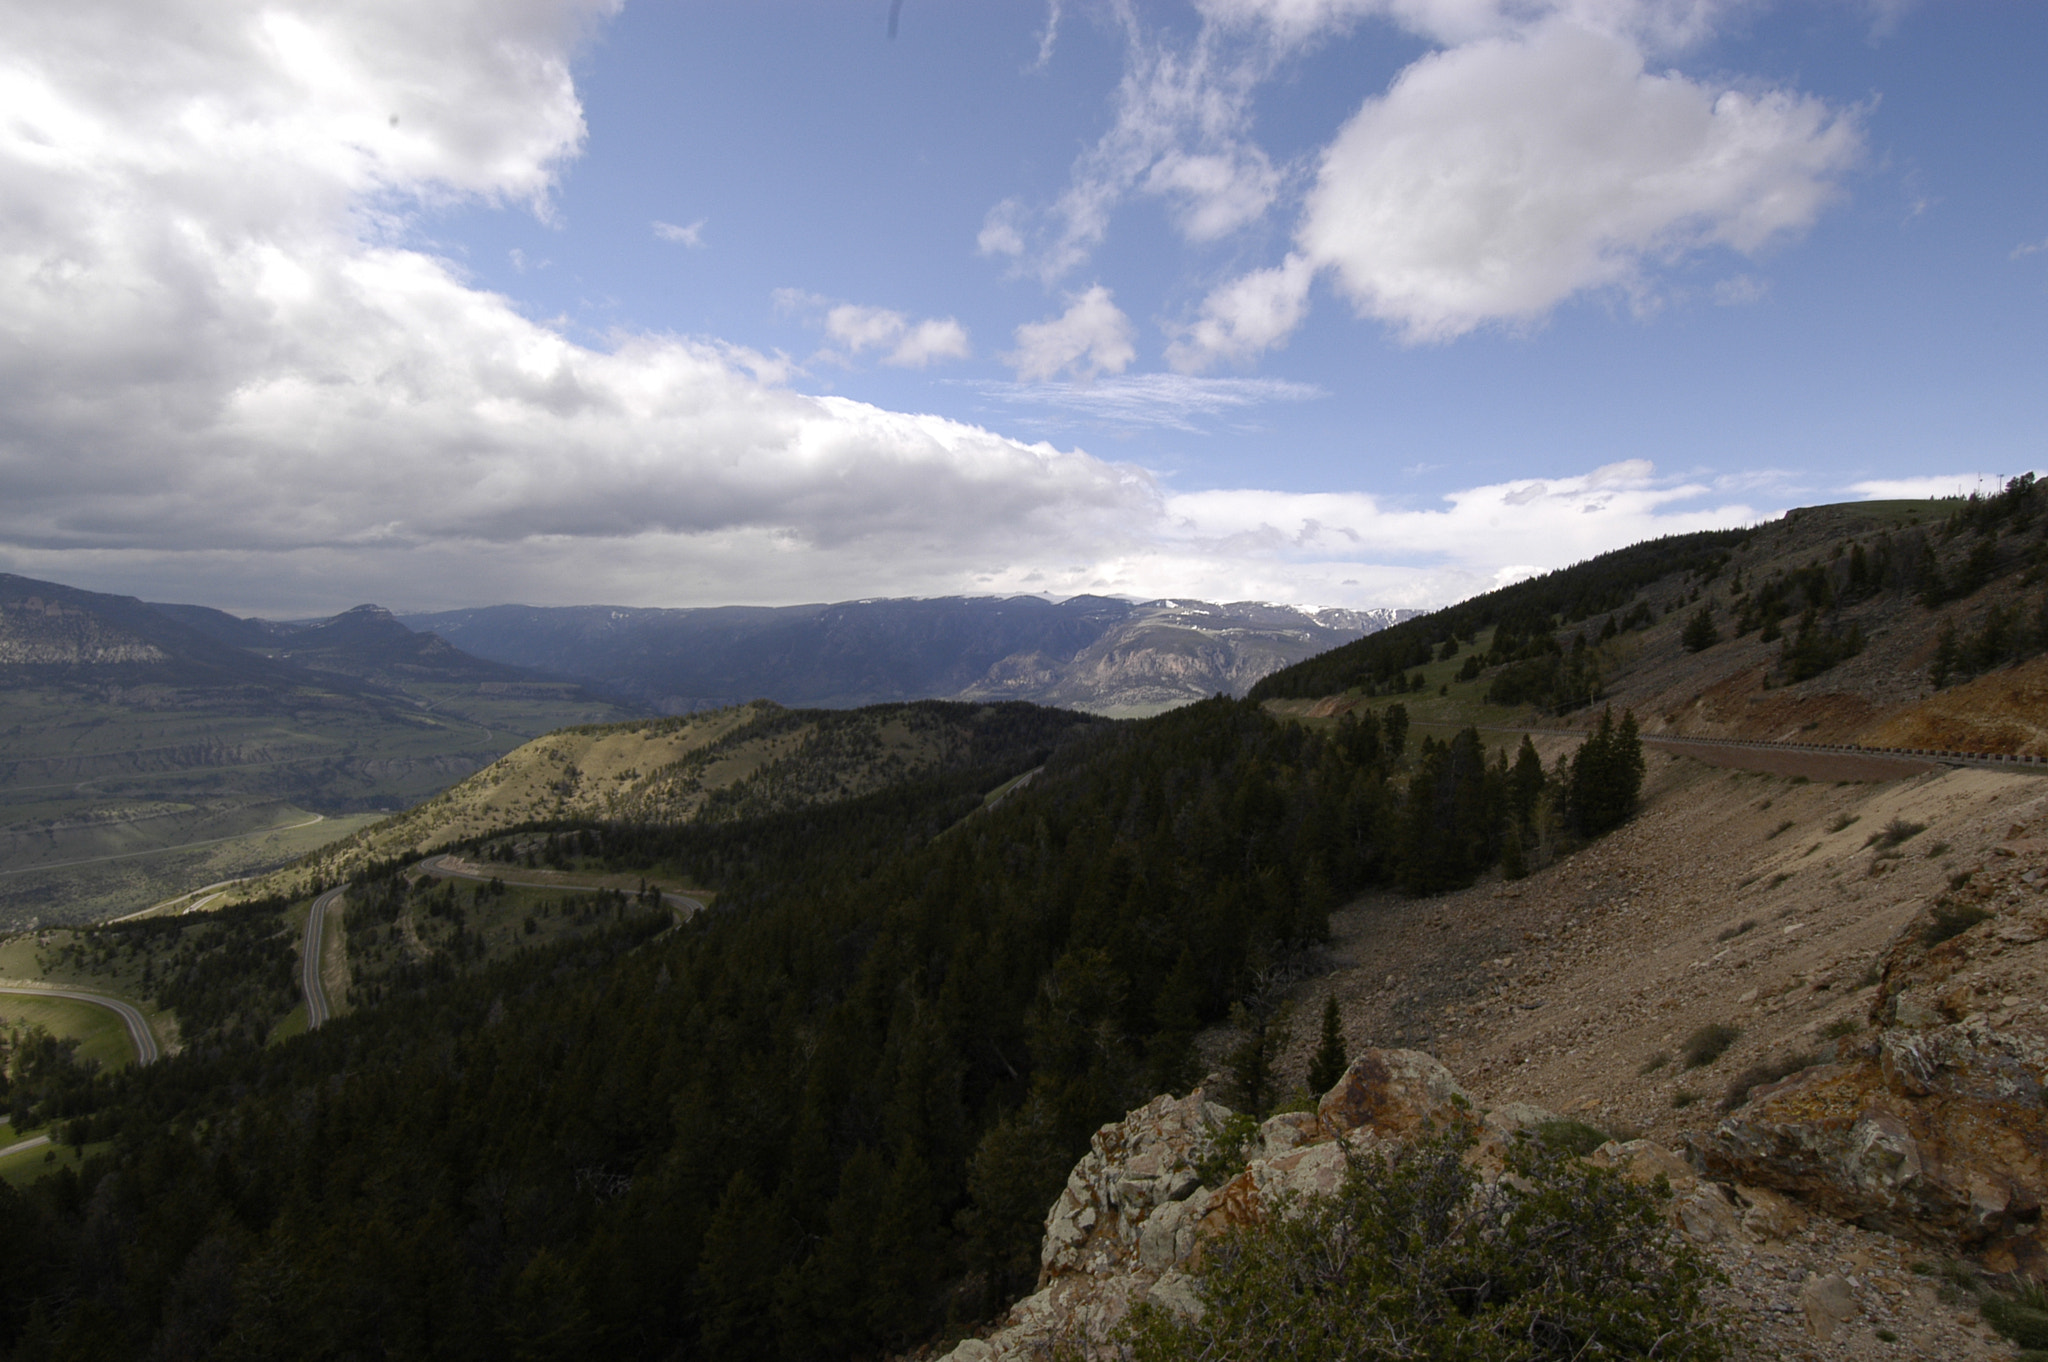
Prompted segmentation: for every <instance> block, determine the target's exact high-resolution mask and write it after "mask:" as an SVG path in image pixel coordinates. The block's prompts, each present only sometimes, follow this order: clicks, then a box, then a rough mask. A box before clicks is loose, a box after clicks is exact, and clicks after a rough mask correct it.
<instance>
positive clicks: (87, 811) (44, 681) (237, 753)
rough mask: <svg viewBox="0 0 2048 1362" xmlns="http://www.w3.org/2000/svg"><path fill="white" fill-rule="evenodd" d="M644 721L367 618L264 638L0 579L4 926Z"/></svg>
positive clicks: (324, 832) (111, 902)
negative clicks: (593, 730) (514, 755)
mask: <svg viewBox="0 0 2048 1362" xmlns="http://www.w3.org/2000/svg"><path fill="white" fill-rule="evenodd" d="M646 712H647V709H646V707H645V706H642V705H635V706H632V707H631V708H622V707H620V706H618V705H616V704H613V703H612V702H610V701H607V700H603V699H599V698H597V697H596V696H594V695H592V694H591V693H590V692H589V691H588V690H587V689H586V688H585V687H584V686H583V685H582V684H581V683H580V682H575V681H565V680H562V679H559V678H550V677H544V676H540V675H538V674H536V673H534V672H531V671H527V670H524V669H522V668H518V667H514V666H510V665H508V664H506V663H502V662H492V661H487V660H485V659H482V658H476V657H471V656H469V655H468V654H467V653H464V652H462V651H460V650H459V649H456V648H454V647H452V646H450V645H449V644H448V643H446V642H444V641H443V640H441V639H439V638H436V637H434V636H433V635H431V634H420V633H416V632H414V631H413V630H410V629H408V628H406V627H405V626H404V625H402V624H400V623H399V622H398V621H397V620H395V619H393V618H392V617H391V615H390V613H389V612H387V611H385V610H382V609H379V608H378V607H376V606H366V607H362V608H360V609H356V610H351V611H348V612H347V613H345V614H342V615H338V616H336V617H335V618H334V619H331V620H325V621H321V622H319V623H317V624H312V625H298V626H293V625H278V624H272V623H269V622H266V621H263V620H244V619H238V618H236V617H235V616H233V615H229V614H225V613H223V612H221V611H218V610H209V609H206V608H204V607H201V606H180V605H169V606H153V605H149V604H146V603H144V602H142V601H139V600H136V599H134V598H133V597H129V596H112V595H107V594H104V593H101V592H95V591H81V590H78V589H77V588H75V587H68V586H62V585H59V584H58V583H55V582H43V581H36V580H34V579H31V578H27V577H17V576H12V575H9V574H0V927H5V926H8V925H20V924H21V923H23V922H26V921H28V920H30V919H39V920H41V921H45V922H48V921H77V920H83V919H87V918H91V917H96V916H102V915H106V914H109V913H117V912H128V911H133V910H135V909H136V908H140V907H143V906H145V905H147V904H149V903H152V902H154V901H156V900H157V899H159V898H161V897H163V896H164V894H166V893H168V892H172V891H173V890H174V889H175V888H179V887H190V886H191V885H193V884H206V883H210V882H213V881H216V880H224V879H227V878H230V877H231V876H234V875H238V874H243V873H246V872H248V871H250V870H257V869H264V868H267V867H268V866H270V865H274V864H276V863H277V862H278V861H280V860H287V859H290V858H292V857H294V856H297V855H299V854H301V853H303V852H305V851H307V850H310V849H311V848H312V847H313V846H316V845H318V844H319V843H320V842H322V841H326V840H328V839H330V838H332V837H336V836H340V835H343V834H345V833H347V832H348V831H350V830H352V828H353V827H354V826H357V825H359V824H360V823H361V822H363V821H365V820H367V819H368V818H369V817H371V816H373V815H374V814H375V813H376V812H379V811H387V810H390V809H394V808H403V807H405V806H407V805H410V804H413V803H415V802H417V801H419V800H421V799H424V798H426V797H427V796H428V795H431V794H433V793H435V792H436V791H438V790H441V789H443V788H445V787H446V786H447V785H448V784H449V783H450V782H452V781H456V780H460V779H461V778H462V777H463V776H466V775H468V774H469V773H470V772H472V771H475V770H477V769H478V768H480V767H482V766H485V765H487V764H489V763H490V762H492V761H494V760H496V759H497V758H498V757H499V756H502V755H503V754H504V753H506V752H508V751H510V750H512V749H513V748H515V747H517V746H519V745H520V744H521V743H524V742H526V741H527V740H528V739H531V738H533V737H535V736H537V735H539V734H541V733H546V732H550V731H552V730H555V729H559V728H564V727H568V726H570V725H576V724H590V723H610V722H616V721H619V720H621V719H628V718H633V717H637V716H640V715H644V714H646Z"/></svg>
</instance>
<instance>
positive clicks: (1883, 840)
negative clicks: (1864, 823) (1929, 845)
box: [1863, 818, 1927, 849]
mask: <svg viewBox="0 0 2048 1362" xmlns="http://www.w3.org/2000/svg"><path fill="white" fill-rule="evenodd" d="M1925 831H1927V825H1926V824H1925V823H1909V822H1907V821H1906V820H1905V819H1903V818H1894V819H1893V820H1892V821H1891V822H1889V823H1887V824H1885V825H1884V826H1883V827H1882V828H1880V829H1878V830H1877V831H1876V832H1873V833H1871V834H1870V839H1869V840H1868V841H1866V842H1865V843H1864V844H1863V845H1865V846H1867V847H1869V846H1882V847H1885V848H1887V849H1889V848H1891V847H1895V846H1897V845H1898V844H1899V843H1901V842H1904V841H1906V840H1907V839H1909V838H1912V837H1916V836H1918V835H1919V834H1920V833H1923V832H1925Z"/></svg>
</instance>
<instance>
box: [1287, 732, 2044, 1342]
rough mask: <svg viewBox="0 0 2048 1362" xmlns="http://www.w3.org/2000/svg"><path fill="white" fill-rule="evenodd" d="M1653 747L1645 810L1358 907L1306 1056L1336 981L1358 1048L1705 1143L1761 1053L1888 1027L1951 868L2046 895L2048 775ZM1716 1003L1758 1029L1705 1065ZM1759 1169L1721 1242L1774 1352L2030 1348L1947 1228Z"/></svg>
mask: <svg viewBox="0 0 2048 1362" xmlns="http://www.w3.org/2000/svg"><path fill="white" fill-rule="evenodd" d="M1649 760H1650V773H1649V776H1648V778H1647V780H1646V782H1645V788H1644V795H1645V799H1644V808H1643V812H1642V813H1641V814H1639V815H1638V816H1637V818H1636V819H1635V820H1634V821H1632V822H1631V823H1629V824H1628V825H1626V826H1625V827H1623V828H1622V829H1620V830H1619V831H1617V832H1615V833H1613V834H1612V835H1610V836H1609V837H1607V838H1605V839H1604V840H1602V841H1600V842H1598V843H1595V844H1594V845H1592V846H1591V847H1588V848H1586V849H1585V850H1583V851H1580V852H1578V853H1577V854H1575V855H1573V856H1570V857H1567V858H1565V859H1564V860H1562V861H1560V862H1558V863H1557V864H1554V865H1552V866H1549V867H1548V868H1546V869H1543V870H1541V871H1538V872H1537V873H1535V874H1534V875H1532V876H1530V877H1529V878H1528V879H1526V880H1522V881H1519V882H1514V883H1504V882H1501V881H1499V880H1497V879H1496V880H1492V881H1490V882H1486V883H1482V884H1480V885H1478V886H1475V887H1474V888H1471V889H1469V890H1465V891H1463V892H1460V893H1454V894H1448V895H1444V896H1441V897H1438V898H1433V899H1424V900H1407V899H1401V898H1396V897H1392V896H1388V897H1374V898H1368V899H1365V900H1362V901H1360V902H1358V903H1355V904H1353V905H1351V906H1349V907H1348V908H1346V909H1344V910H1343V911H1341V912H1340V913H1338V914H1337V915H1335V917H1334V918H1333V922H1332V931H1333V939H1332V942H1331V953H1332V956H1333V959H1334V962H1335V963H1336V965H1337V968H1336V969H1335V970H1334V971H1333V972H1332V973H1330V974H1328V975H1326V976H1324V977H1322V978H1320V979H1317V980H1314V981H1312V982H1310V983H1308V984H1305V985H1303V986H1302V988H1301V990H1300V993H1299V996H1298V997H1297V998H1296V999H1295V1000H1294V1005H1295V1008H1296V1011H1295V1017H1296V1021H1295V1023H1294V1027H1293V1030H1294V1035H1295V1040H1294V1046H1293V1049H1292V1052H1291V1054H1290V1056H1289V1063H1290V1064H1291V1066H1292V1068H1291V1070H1290V1072H1292V1073H1294V1074H1297V1075H1299V1074H1303V1073H1305V1072H1306V1068H1307V1059H1308V1052H1309V1050H1310V1048H1311V1047H1312V1044H1313V1041H1314V1039H1315V1037H1314V1031H1315V1027H1314V1025H1313V1019H1314V1018H1315V1017H1316V1016H1317V1015H1318V1014H1319V1013H1320V1011H1321V1008H1322V1006H1323V1000H1324V998H1325V996H1326V995H1328V994H1329V993H1332V992H1334V993H1335V995H1336V996H1337V998H1338V1002H1339V1005H1340V1009H1341V1012H1342V1016H1343V1018H1344V1027H1345V1033H1346V1039H1347V1042H1348V1044H1349V1046H1350V1048H1351V1049H1352V1051H1353V1053H1357V1052H1358V1051H1360V1050H1361V1049H1363V1048H1364V1047H1367V1046H1385V1047H1409V1048H1414V1049H1420V1050H1425V1051H1428V1052H1430V1053H1432V1054H1434V1055H1436V1056H1438V1057H1439V1058H1440V1059H1441V1060H1442V1061H1443V1062H1444V1063H1445V1064H1446V1065H1447V1066H1448V1067H1449V1068H1450V1070H1451V1071H1452V1072H1453V1073H1454V1074H1455V1075H1456V1077H1457V1080H1458V1082H1459V1083H1460V1084H1461V1085H1463V1086H1464V1087H1465V1088H1466V1089H1467V1090H1468V1091H1470V1092H1471V1093H1472V1094H1473V1095H1474V1096H1475V1097H1476V1098H1478V1099H1479V1100H1480V1101H1482V1102H1485V1103H1495V1104H1506V1103H1511V1102H1526V1103H1533V1104H1535V1105H1537V1106H1541V1107H1545V1108H1549V1109H1550V1110H1553V1111H1557V1112H1561V1113H1565V1114H1568V1115H1571V1116H1573V1117H1576V1118H1578V1119H1581V1120H1584V1121H1586V1122H1588V1123H1590V1124H1593V1125H1595V1126H1599V1127H1601V1128H1603V1129H1605V1130H1607V1131H1608V1132H1609V1133H1611V1134H1613V1135H1615V1136H1617V1137H1619V1138H1623V1139H1628V1138H1635V1137H1648V1138H1649V1139H1652V1140H1654V1141H1656V1142H1657V1143H1658V1144H1660V1145H1663V1146H1666V1147H1669V1148H1672V1149H1683V1148H1685V1147H1686V1144H1687V1141H1688V1139H1689V1138H1692V1137H1698V1136H1700V1135H1702V1134H1705V1133H1707V1132H1710V1131H1711V1130H1712V1129H1713V1128H1714V1127H1715V1125H1716V1124H1717V1123H1718V1122H1719V1121H1720V1120H1721V1119H1722V1114H1723V1113H1722V1110H1721V1108H1722V1105H1723V1102H1724V1100H1725V1098H1726V1095H1727V1092H1728V1089H1729V1087H1730V1085H1731V1083H1733V1082H1734V1081H1735V1079H1736V1077H1737V1075H1739V1074H1741V1073H1742V1071H1743V1070H1745V1069H1746V1068H1748V1067H1749V1066H1752V1065H1755V1064H1759V1063H1768V1062H1772V1061H1787V1060H1790V1059H1792V1058H1793V1057H1794V1056H1799V1057H1805V1058H1809V1059H1813V1058H1827V1057H1829V1056H1831V1055H1832V1054H1835V1053H1837V1052H1839V1053H1841V1054H1842V1055H1844V1056H1845V1057H1846V1056H1847V1055H1848V1054H1850V1053H1851V1052H1852V1051H1853V1050H1854V1049H1855V1047H1857V1046H1858V1045H1859V1044H1860V1045H1865V1046H1867V1045H1868V1044H1869V1043H1870V1040H1869V1032H1868V1031H1867V1028H1868V1027H1869V1026H1870V1025H1871V1017H1870V1015H1869V1014H1870V1013H1871V1012H1872V1010H1873V1006H1872V1005H1873V1003H1874V1002H1875V1001H1876V1000H1877V997H1878V988H1877V985H1878V971H1879V967H1880V965H1881V964H1882V962H1883V961H1884V959H1885V957H1886V955H1887V952H1888V950H1890V949H1891V948H1892V947H1893V945H1894V943H1895V942H1897V941H1898V940H1899V939H1900V938H1901V936H1902V933H1903V932H1904V931H1905V929H1907V927H1908V926H1909V924H1911V923H1912V922H1913V921H1914V919H1915V918H1916V917H1918V916H1920V915H1921V914H1922V913H1923V911H1924V910H1925V909H1926V908H1927V906H1928V904H1929V903H1930V902H1931V901H1932V900H1934V899H1935V898H1936V897H1937V896H1938V895H1940V894H1941V893H1943V892H1944V891H1946V890H1948V889H1949V887H1950V883H1951V880H1952V878H1954V877H1958V876H1963V875H1965V874H1966V873H1969V874H1971V875H1972V876H1973V877H1981V878H1979V884H1980V886H1981V884H1982V883H1983V882H1985V881H1987V880H1989V879H1993V878H1995V879H1996V880H1997V881H1998V882H1999V883H2000V884H2001V885H2003V886H2009V893H2010V895H2011V896H2015V897H2028V898H2029V899H2031V896H2034V895H2037V894H2038V893H2039V892H2040V890H2039V889H2038V888H2036V887H2035V886H2036V884H2037V883H2041V884H2048V879H2044V878H2043V876H2042V875H2041V874H2040V873H2039V872H2040V871H2044V870H2048V841H2035V840H2034V839H2032V838H2029V837H2027V836H2026V833H2027V832H2028V830H2029V829H2030V828H2038V829H2040V830H2042V831H2048V779H2044V778H2042V777H2040V776H2033V775H2018V774H2005V773H2002V772H1993V771H1984V770H1947V769H1943V770H1938V771H1930V772H1927V773H1925V774H1922V775H1918V776H1914V777H1911V778H1908V779H1901V780H1892V781H1884V782H1862V783H1853V782H1842V783H1820V782H1816V781H1813V780H1811V779H1810V778H1803V777H1798V776H1783V775H1772V774H1766V773H1759V772H1750V771H1742V770H1732V769H1725V768H1718V767H1715V766H1711V765H1708V764H1706V763H1704V762H1701V761H1699V760H1696V759H1693V758H1691V757H1687V756H1679V755H1675V754H1670V753H1654V754H1652V755H1651V756H1650V759H1649ZM1914 824H1923V825H1924V827H1923V828H1922V829H1921V830H1919V831H1914V832H1911V833H1910V835H1905V836H1904V837H1903V839H1902V840H1898V841H1897V842H1896V844H1888V843H1889V842H1890V838H1888V837H1885V836H1880V835H1879V834H1883V833H1885V831H1886V829H1887V828H1890V829H1892V833H1893V835H1894V836H1896V835H1897V834H1899V833H1902V832H1905V831H1906V830H1907V829H1908V828H1910V827H1911V825H1914ZM1873 838H1875V840H1874V841H1873ZM2016 839H2017V840H2016ZM2022 862H2024V863H2025V864H2022ZM2001 892H2005V891H2003V890H2002V891H2001ZM2044 906H2048V905H2044ZM2023 982H2024V983H2027V984H2034V983H2036V981H2034V980H2033V978H2032V976H2029V978H2028V980H2026V981H2023ZM2009 986H2010V987H2013V988H2021V991H2022V992H2025V989H2024V988H2022V987H2021V985H2020V984H2011V985H2009ZM2000 987H2001V988H2003V987H2008V985H2007V984H2003V983H2002V984H2000ZM1966 992H1967V990H1966ZM2036 992H2037V993H2038V988H2037V989H2036ZM2044 1002H2048V998H2043V997H2040V996H2036V995H2035V994H2029V995H2028V996H2026V997H2020V996H2008V995H2006V994H2002V993H2001V994H1997V995H1996V996H1993V997H1991V998H1990V1000H1989V1003H1988V1006H1990V1007H1993V1008H1997V1009H2000V1015H2001V1016H2005V1015H2009V1014H2012V1013H2014V1012H2019V1013H2026V1012H2029V1011H2037V1010H2040V1009H2041V1005H2042V1004H2043V1003H2044ZM1957 1020H1960V1017H1958V1018H1957ZM1709 1025H1720V1026H1725V1027H1730V1028H1735V1029H1736V1031H1737V1032H1738V1034H1737V1035H1736V1037H1735V1039H1734V1040H1733V1042H1732V1043H1731V1044H1729V1045H1728V1046H1727V1048H1726V1050H1725V1052H1723V1053H1721V1054H1719V1055H1718V1056H1717V1057H1714V1058H1712V1059H1711V1060H1708V1061H1707V1062H1704V1063H1700V1064H1697V1065H1696V1066H1693V1067H1688V1060H1687V1057H1686V1053H1685V1051H1686V1045H1687V1041H1688V1039H1689V1038H1690V1037H1692V1036H1693V1035H1694V1034H1695V1033H1697V1032H1698V1031H1700V1029H1701V1028H1703V1027H1707V1026H1709ZM1736 1190H1737V1203H1736V1204H1737V1205H1738V1206H1742V1207H1743V1209H1744V1224H1745V1227H1746V1228H1745V1230H1744V1232H1743V1233H1741V1234H1737V1235H1732V1236H1729V1237H1727V1238H1726V1239H1724V1240H1721V1241H1717V1242H1716V1243H1715V1244H1714V1246H1713V1248H1714V1251H1715V1253H1716V1254H1717V1256H1718V1257H1719V1259H1720V1261H1721V1263H1722V1265H1723V1267H1724V1269H1725V1270H1727V1271H1728V1272H1729V1273H1730V1275H1731V1279H1732V1284H1731V1286H1730V1288H1729V1290H1728V1299H1729V1301H1730V1302H1731V1304H1732V1306H1733V1307H1734V1314H1735V1316H1736V1317H1737V1319H1738V1320H1739V1321H1741V1322H1742V1327H1743V1330H1744V1332H1745V1333H1746V1334H1747V1337H1748V1340H1749V1342H1748V1347H1749V1350H1750V1353H1751V1355H1752V1356H1756V1357H1802V1356H1810V1357H1828V1358H1834V1357H1843V1358H1847V1357H1888V1356H1898V1357H1928V1358H1936V1357H1972V1356H1985V1357H2005V1356H2010V1355H2011V1352H2012V1350H2011V1348H2010V1346H2009V1345H2007V1344H2005V1343H2004V1342H2003V1341H2002V1340H1998V1339H1996V1338H1995V1336H1994V1335H1992V1334H1991V1333H1990V1331H1989V1330H1988V1329H1987V1328H1985V1327H1984V1326H1983V1325H1982V1323H1981V1322H1980V1321H1979V1320H1978V1319H1977V1315H1976V1311H1975V1309H1974V1306H1972V1305H1970V1304H1968V1303H1965V1302H1960V1301H1958V1302H1956V1303H1953V1304H1951V1303H1944V1302H1943V1301H1942V1300H1941V1299H1939V1297H1938V1294H1937V1292H1938V1282H1937V1280H1936V1279H1935V1278H1934V1277H1933V1276H1931V1275H1928V1273H1926V1272H1922V1273H1915V1272H1913V1271H1912V1268H1913V1266H1914V1264H1916V1263H1918V1264H1920V1265H1921V1266H1922V1267H1923V1268H1926V1269H1934V1268H1937V1267H1938V1266H1939V1265H1940V1262H1941V1255H1940V1254H1939V1253H1938V1252H1936V1251H1935V1250H1934V1249H1932V1248H1930V1247H1929V1246H1928V1245H1926V1244H1921V1243H1913V1242H1908V1241H1906V1240H1903V1239H1899V1238H1894V1237H1892V1236H1889V1235H1884V1234H1877V1233H1872V1232H1870V1231H1866V1230H1861V1229H1857V1228H1854V1227H1852V1226H1848V1225H1845V1224H1842V1223H1840V1222H1839V1221H1836V1220H1833V1219H1830V1218H1828V1217H1827V1216H1824V1215H1818V1214H1811V1213H1808V1212H1807V1211H1805V1210H1804V1209H1802V1208H1801V1207H1800V1206H1799V1205H1798V1204H1797V1203H1796V1202H1794V1201H1791V1200H1787V1199H1785V1198H1776V1197H1773V1196H1772V1195H1771V1194H1770V1193H1768V1192H1757V1193H1752V1194H1750V1195H1751V1196H1752V1197H1753V1199H1752V1200H1747V1201H1745V1200H1744V1198H1743V1196H1742V1192H1744V1191H1746V1190H1747V1189H1736ZM1759 1208H1761V1209H1759ZM1950 1294H1951V1295H1953V1294H1954V1293H1953V1292H1951V1293H1950ZM1831 1312H1832V1313H1831ZM1836 1316H1839V1318H1837V1317H1836ZM1879 1330H1884V1331H1886V1332H1887V1333H1890V1334H1892V1335H1895V1336H1896V1338H1895V1340H1886V1339H1883V1338H1881V1337H1880V1336H1879V1332H1878V1331H1879Z"/></svg>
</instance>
